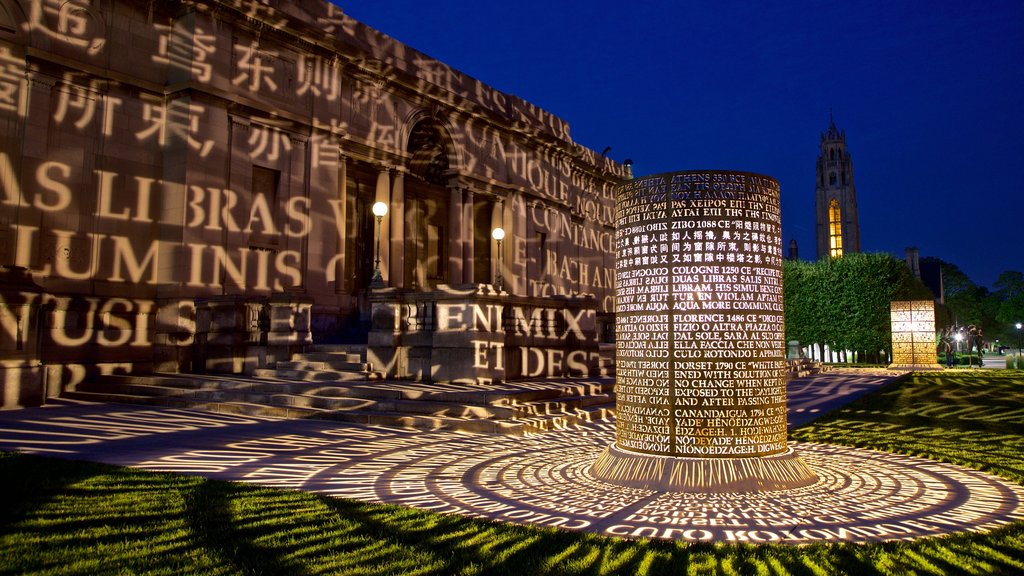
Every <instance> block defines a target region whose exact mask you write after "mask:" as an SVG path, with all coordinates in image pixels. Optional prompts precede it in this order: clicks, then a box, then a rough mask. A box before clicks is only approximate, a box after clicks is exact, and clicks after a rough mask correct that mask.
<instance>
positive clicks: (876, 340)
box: [783, 254, 933, 358]
mask: <svg viewBox="0 0 1024 576" xmlns="http://www.w3.org/2000/svg"><path fill="white" fill-rule="evenodd" d="M783 298H784V304H785V317H786V339H787V340H799V341H800V342H802V343H805V344H809V343H815V344H821V345H828V346H829V347H830V348H831V349H833V350H837V349H838V350H855V351H859V352H861V353H862V354H864V355H866V356H867V357H871V358H877V355H878V352H879V351H881V350H886V351H888V350H890V349H891V347H892V333H891V321H890V316H889V310H890V308H889V303H890V302H892V301H893V300H931V299H932V298H933V296H932V294H931V292H930V291H929V290H928V288H926V287H925V286H924V285H923V284H921V282H920V281H919V280H918V279H917V278H915V277H914V276H913V274H911V273H910V270H909V269H908V268H907V266H906V264H904V263H903V261H901V260H897V259H896V258H894V257H893V256H891V255H889V254H847V255H845V256H843V257H842V258H836V259H824V260H819V261H817V262H813V263H808V262H794V261H787V262H786V263H784V264H783Z"/></svg>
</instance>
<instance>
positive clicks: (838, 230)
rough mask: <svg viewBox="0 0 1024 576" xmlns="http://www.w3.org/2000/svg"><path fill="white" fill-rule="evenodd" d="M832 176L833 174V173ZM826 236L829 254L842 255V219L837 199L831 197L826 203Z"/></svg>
mask: <svg viewBox="0 0 1024 576" xmlns="http://www.w3.org/2000/svg"><path fill="white" fill-rule="evenodd" d="M833 176H834V175H833ZM828 236H829V252H828V254H829V256H831V257H833V258H840V257H842V255H843V220H842V212H841V210H840V209H839V201H838V200H836V199H835V198H833V199H832V200H830V201H829V203H828Z"/></svg>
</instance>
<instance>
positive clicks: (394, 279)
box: [388, 170, 405, 288]
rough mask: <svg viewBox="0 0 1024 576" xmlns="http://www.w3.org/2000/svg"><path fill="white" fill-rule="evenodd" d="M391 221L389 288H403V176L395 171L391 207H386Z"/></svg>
mask: <svg viewBox="0 0 1024 576" xmlns="http://www.w3.org/2000/svg"><path fill="white" fill-rule="evenodd" d="M388 218H389V219H390V220H391V266H390V270H391V275H390V276H389V279H390V280H391V282H390V283H389V285H390V286H393V287H395V288H404V287H405V174H403V173H402V172H401V171H399V170H396V171H395V177H394V181H393V183H392V185H391V206H389V207H388Z"/></svg>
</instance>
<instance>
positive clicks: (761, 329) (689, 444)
mask: <svg viewBox="0 0 1024 576" xmlns="http://www.w3.org/2000/svg"><path fill="white" fill-rule="evenodd" d="M617 208H618V210H617V224H618V231H617V234H616V251H617V252H616V253H617V262H616V284H617V286H618V292H617V312H618V314H617V318H616V332H617V338H618V348H617V358H616V371H617V385H618V386H617V401H616V407H617V410H618V432H617V436H616V442H617V444H618V446H619V447H620V448H622V449H625V450H630V451H634V452H642V453H649V454H660V455H669V456H688V457H715V456H719V457H737V456H763V455H768V454H775V453H779V452H783V451H785V450H786V443H785V441H786V397H785V376H784V366H785V360H784V359H785V346H784V341H783V314H782V268H781V267H782V259H781V235H780V219H779V217H780V211H779V186H778V183H777V182H776V181H775V180H773V179H771V178H768V177H766V176H760V175H756V174H749V173H743V172H727V171H701V172H676V173H670V174H662V175H657V176H651V177H646V178H640V179H637V180H634V181H632V182H631V183H629V184H627V185H626V186H624V187H623V188H622V189H621V190H620V192H619V194H618V198H617Z"/></svg>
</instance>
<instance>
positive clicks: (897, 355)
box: [889, 300, 941, 369]
mask: <svg viewBox="0 0 1024 576" xmlns="http://www.w3.org/2000/svg"><path fill="white" fill-rule="evenodd" d="M889 318H890V320H891V322H892V364H891V365H890V366H889V367H890V368H907V367H912V368H917V369H921V368H933V369H941V366H939V365H938V363H937V362H936V361H935V360H936V353H935V302H933V301H932V300H908V301H895V302H890V304H889Z"/></svg>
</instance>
